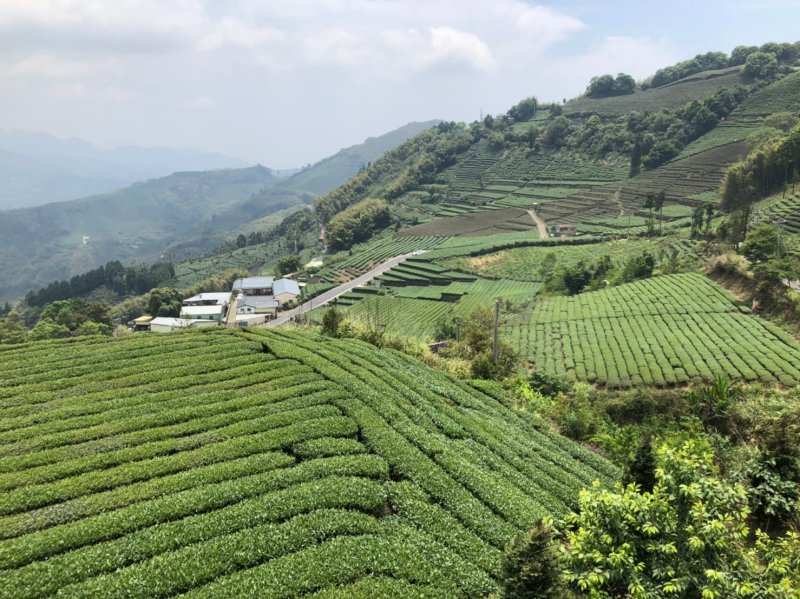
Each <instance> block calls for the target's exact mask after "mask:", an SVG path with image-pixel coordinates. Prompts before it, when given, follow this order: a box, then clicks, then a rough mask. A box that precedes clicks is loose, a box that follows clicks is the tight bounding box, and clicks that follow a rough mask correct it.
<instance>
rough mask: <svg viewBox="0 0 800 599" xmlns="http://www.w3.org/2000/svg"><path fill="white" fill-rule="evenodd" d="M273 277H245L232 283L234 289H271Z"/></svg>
mask: <svg viewBox="0 0 800 599" xmlns="http://www.w3.org/2000/svg"><path fill="white" fill-rule="evenodd" d="M274 280H275V279H274V278H273V277H245V278H243V279H236V280H235V281H234V282H233V288H234V289H264V288H265V287H272V283H273V281H274Z"/></svg>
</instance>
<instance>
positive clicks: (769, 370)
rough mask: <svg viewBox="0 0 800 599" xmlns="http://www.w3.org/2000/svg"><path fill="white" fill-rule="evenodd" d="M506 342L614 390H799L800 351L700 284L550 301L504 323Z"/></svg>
mask: <svg viewBox="0 0 800 599" xmlns="http://www.w3.org/2000/svg"><path fill="white" fill-rule="evenodd" d="M505 338H506V339H507V341H508V342H509V343H511V344H512V345H513V346H514V347H515V348H516V349H517V350H518V351H519V352H520V353H521V354H522V355H526V356H528V359H529V360H530V362H531V364H532V365H533V366H534V367H535V368H537V369H539V370H542V371H545V372H548V373H550V374H553V375H557V376H562V377H566V378H568V379H571V380H581V381H588V382H593V383H598V384H602V385H607V386H609V387H615V388H617V387H629V386H632V385H642V384H644V385H658V386H665V385H681V384H686V383H689V382H691V381H696V380H706V381H708V380H712V379H713V378H714V377H715V376H718V375H724V376H728V377H730V378H732V379H734V380H746V381H763V382H767V383H776V382H780V383H782V384H784V385H796V384H798V383H799V382H800V344H799V343H798V342H797V341H796V340H795V339H793V338H792V337H790V336H789V335H787V334H786V333H784V332H783V331H781V330H780V329H778V328H777V327H776V326H775V325H772V324H771V323H769V322H767V321H765V320H762V319H760V318H758V317H755V316H752V315H750V314H749V313H747V311H746V310H745V311H743V310H742V309H740V307H739V306H737V305H736V304H735V303H734V302H733V300H732V299H731V298H730V297H729V296H728V295H727V293H726V292H724V291H723V290H722V289H721V288H720V287H718V286H717V285H716V284H714V283H713V282H711V281H710V280H709V279H707V278H705V277H704V276H702V275H700V274H682V275H669V276H662V277H655V278H652V279H647V280H644V281H639V282H636V283H630V284H628V285H622V286H620V287H615V288H611V289H607V290H603V291H595V292H591V293H584V294H581V295H578V296H574V297H571V298H566V297H560V298H552V299H546V300H543V301H541V302H539V303H537V304H536V305H535V307H534V308H533V310H532V311H531V312H529V313H527V314H524V315H522V316H520V317H517V318H516V319H514V320H511V321H509V322H508V323H506V327H505Z"/></svg>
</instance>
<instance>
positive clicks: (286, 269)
mask: <svg viewBox="0 0 800 599" xmlns="http://www.w3.org/2000/svg"><path fill="white" fill-rule="evenodd" d="M301 266H302V261H301V259H300V256H298V255H297V254H291V255H289V256H284V257H282V258H281V259H280V260H278V263H277V264H276V266H275V272H276V273H277V274H278V276H283V275H288V274H289V273H293V272H297V271H298V270H300V267H301Z"/></svg>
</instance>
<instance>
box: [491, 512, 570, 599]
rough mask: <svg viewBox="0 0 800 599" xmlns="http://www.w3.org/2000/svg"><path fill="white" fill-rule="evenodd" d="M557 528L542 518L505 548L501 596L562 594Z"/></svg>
mask: <svg viewBox="0 0 800 599" xmlns="http://www.w3.org/2000/svg"><path fill="white" fill-rule="evenodd" d="M555 534H556V532H555V530H554V528H553V527H552V525H551V524H550V523H549V522H547V521H540V522H538V523H537V524H536V526H534V527H533V528H531V529H530V530H529V531H527V532H526V533H523V534H520V535H517V536H516V537H514V539H513V540H512V541H511V543H510V544H509V546H508V547H507V548H506V551H505V554H504V556H503V565H502V571H501V580H502V597H504V598H507V599H558V598H560V597H563V596H564V595H563V588H562V586H561V569H560V563H559V555H558V546H557V545H556V544H555V542H554V537H555Z"/></svg>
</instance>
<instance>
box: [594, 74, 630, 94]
mask: <svg viewBox="0 0 800 599" xmlns="http://www.w3.org/2000/svg"><path fill="white" fill-rule="evenodd" d="M635 91H636V81H634V79H633V77H631V76H630V75H626V74H625V73H620V74H619V75H617V77H616V78H614V76H613V75H602V76H600V77H592V80H591V81H590V82H589V86H588V87H587V88H586V92H585V94H586V96H588V97H590V98H608V97H609V96H623V95H625V94H632V93H633V92H635Z"/></svg>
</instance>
